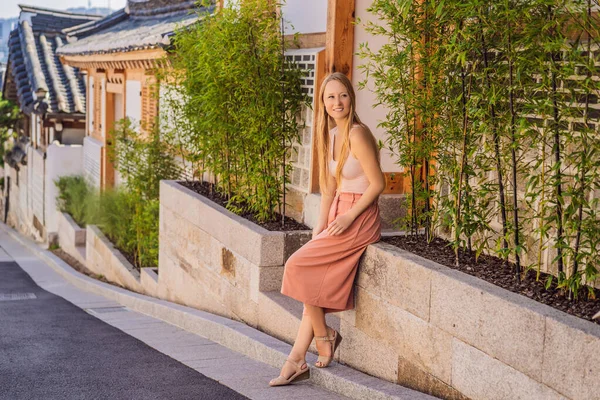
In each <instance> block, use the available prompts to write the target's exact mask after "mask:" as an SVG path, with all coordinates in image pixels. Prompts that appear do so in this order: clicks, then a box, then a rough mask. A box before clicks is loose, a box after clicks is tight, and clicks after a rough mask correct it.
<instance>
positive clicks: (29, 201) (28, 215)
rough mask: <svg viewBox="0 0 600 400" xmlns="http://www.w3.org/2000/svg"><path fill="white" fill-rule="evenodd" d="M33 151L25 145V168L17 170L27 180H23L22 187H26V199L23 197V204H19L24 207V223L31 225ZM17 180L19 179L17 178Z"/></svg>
mask: <svg viewBox="0 0 600 400" xmlns="http://www.w3.org/2000/svg"><path fill="white" fill-rule="evenodd" d="M34 151H35V149H34V148H33V147H32V146H30V145H27V168H26V169H25V170H24V169H23V168H22V167H21V169H20V170H19V172H21V171H23V176H25V175H26V176H27V179H26V180H24V182H25V185H23V186H24V187H26V188H27V189H26V193H27V195H26V197H25V201H26V202H25V203H23V201H22V202H21V204H24V205H25V209H24V213H23V215H25V216H26V218H25V221H27V223H28V224H31V223H32V221H33V198H32V196H31V192H32V191H33V168H32V165H33V152H34ZM19 179H21V178H20V177H19Z"/></svg>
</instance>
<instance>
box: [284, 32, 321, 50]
mask: <svg viewBox="0 0 600 400" xmlns="http://www.w3.org/2000/svg"><path fill="white" fill-rule="evenodd" d="M295 36H296V35H285V36H284V39H285V42H286V47H288V48H290V49H312V48H315V47H325V40H326V39H325V32H319V33H303V34H300V35H298V37H297V38H296V37H295ZM296 39H297V40H296Z"/></svg>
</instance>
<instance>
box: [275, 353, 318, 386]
mask: <svg viewBox="0 0 600 400" xmlns="http://www.w3.org/2000/svg"><path fill="white" fill-rule="evenodd" d="M285 362H289V363H290V364H292V365H293V366H294V367H296V371H295V372H294V373H293V374H292V376H290V377H289V378H287V379H286V378H285V377H283V376H281V375H279V376H278V377H277V378H275V379H272V380H271V382H269V386H285V385H289V384H290V383H292V382H293V381H303V380H305V379H308V378H309V376H310V374H309V373H308V371H309V369H308V364H306V361H305V360H302V361H300V362H299V363H297V362H295V361H293V360H290V359H289V358H288V359H287V360H285ZM303 365H304V366H305V368H302V366H303Z"/></svg>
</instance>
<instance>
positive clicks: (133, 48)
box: [58, 0, 198, 188]
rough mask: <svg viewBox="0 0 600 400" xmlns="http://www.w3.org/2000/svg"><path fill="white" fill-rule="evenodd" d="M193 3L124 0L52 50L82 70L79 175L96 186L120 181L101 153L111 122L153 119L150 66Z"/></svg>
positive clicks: (192, 16) (190, 17)
mask: <svg viewBox="0 0 600 400" xmlns="http://www.w3.org/2000/svg"><path fill="white" fill-rule="evenodd" d="M196 8H197V5H196V2H195V1H183V0H173V1H169V2H167V1H165V0H149V1H128V2H127V6H126V7H125V8H124V9H122V10H119V11H117V12H115V13H113V14H111V15H109V16H107V17H105V18H104V19H102V20H99V21H93V22H90V23H88V24H86V25H82V26H79V27H75V28H73V29H70V30H67V33H68V34H69V43H68V44H66V45H65V46H63V47H61V48H60V49H59V50H58V54H59V55H60V57H61V60H62V62H63V63H64V64H65V65H68V66H71V67H75V68H79V69H81V70H83V71H85V73H86V75H87V78H86V79H87V90H88V96H87V99H88V103H87V105H88V107H87V109H88V115H87V126H86V137H85V140H84V175H85V176H86V178H87V180H88V181H89V182H91V183H92V184H93V185H95V186H96V187H99V188H106V187H112V186H114V185H115V184H116V185H118V184H119V182H120V178H119V174H118V172H116V171H115V170H114V168H113V165H112V163H111V161H110V159H109V157H107V144H109V143H110V140H111V138H110V132H111V130H112V129H113V127H114V124H115V122H116V121H119V120H121V119H123V118H125V117H128V118H129V119H130V120H131V121H132V123H133V124H134V125H138V126H143V127H149V126H150V125H151V124H152V123H153V122H154V119H155V117H156V116H157V113H158V104H159V102H158V99H157V95H156V93H153V91H154V90H155V88H156V85H155V82H156V78H155V72H154V71H155V69H156V68H157V67H158V66H159V64H160V63H161V62H162V61H163V59H164V57H165V55H166V49H167V48H168V47H169V46H170V36H171V35H172V34H173V32H174V30H175V29H176V28H179V27H184V26H186V25H189V24H191V23H194V22H195V21H197V19H198V16H197V13H196V12H194V9H196Z"/></svg>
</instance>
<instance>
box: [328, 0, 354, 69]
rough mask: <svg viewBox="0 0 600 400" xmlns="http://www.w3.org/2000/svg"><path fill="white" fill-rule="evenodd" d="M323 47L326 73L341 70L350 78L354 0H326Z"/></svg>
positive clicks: (352, 51)
mask: <svg viewBox="0 0 600 400" xmlns="http://www.w3.org/2000/svg"><path fill="white" fill-rule="evenodd" d="M325 47H326V50H327V53H326V61H325V68H326V70H327V73H332V72H341V73H343V74H345V75H346V76H347V77H348V78H352V55H353V53H354V0H328V4H327V32H326V39H325Z"/></svg>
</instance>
